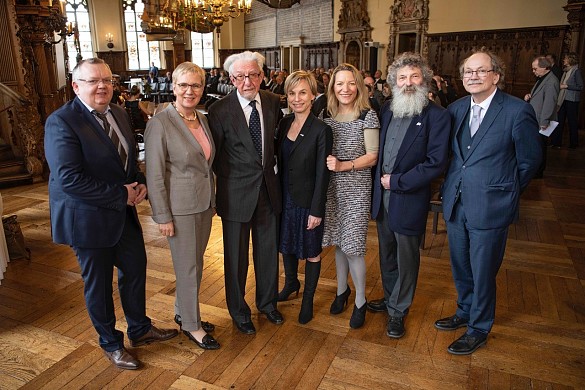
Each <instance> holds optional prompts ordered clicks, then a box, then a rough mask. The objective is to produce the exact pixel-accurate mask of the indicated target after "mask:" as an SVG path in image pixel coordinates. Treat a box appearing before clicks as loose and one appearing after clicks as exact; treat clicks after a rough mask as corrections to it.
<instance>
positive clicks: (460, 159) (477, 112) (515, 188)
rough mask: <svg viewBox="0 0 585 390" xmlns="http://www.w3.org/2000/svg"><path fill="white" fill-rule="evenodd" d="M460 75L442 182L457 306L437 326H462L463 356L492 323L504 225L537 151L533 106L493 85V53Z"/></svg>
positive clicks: (469, 62) (498, 74) (455, 347)
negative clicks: (464, 329) (460, 91)
mask: <svg viewBox="0 0 585 390" xmlns="http://www.w3.org/2000/svg"><path fill="white" fill-rule="evenodd" d="M460 73H461V76H462V79H463V86H464V87H465V89H466V90H467V92H469V93H470V94H471V96H467V97H464V98H461V99H459V100H457V101H456V102H454V103H452V104H451V105H450V106H449V109H448V110H449V113H450V114H451V119H452V123H453V128H452V135H451V139H452V150H453V153H452V159H451V163H450V167H449V169H448V171H447V175H446V178H445V183H444V185H443V215H444V218H445V221H446V223H447V233H448V237H449V250H450V254H451V269H452V271H453V279H454V281H455V288H456V289H457V295H458V297H457V311H456V312H455V315H453V316H451V317H447V318H442V319H440V320H438V321H436V322H435V327H436V328H438V329H440V330H455V329H457V328H460V327H467V332H465V333H464V334H463V336H461V337H460V338H459V339H457V340H456V341H454V342H453V343H452V344H451V345H450V346H449V347H448V351H449V353H452V354H455V355H467V354H470V353H473V352H474V351H475V350H477V349H478V348H479V347H481V346H483V345H485V343H486V341H487V336H488V333H489V332H490V330H491V328H492V325H493V323H494V318H495V312H496V275H497V273H498V270H499V269H500V265H501V264H502V259H503V257H504V251H505V248H506V239H507V237H508V227H509V225H510V224H511V223H513V222H514V221H515V220H516V219H517V217H518V204H519V202H520V194H521V193H522V191H523V190H524V189H525V188H526V186H527V185H528V183H529V181H530V179H531V178H532V177H533V176H534V174H535V173H536V171H537V170H538V166H539V164H540V160H541V150H540V139H539V134H538V129H539V127H538V122H537V121H536V117H535V114H534V109H533V108H532V106H530V104H528V103H526V102H524V101H522V100H520V99H517V98H515V97H513V96H510V95H507V94H505V93H504V92H502V91H500V90H499V89H498V85H503V82H504V65H503V63H502V61H501V60H500V59H499V58H498V57H496V56H495V55H493V54H492V53H490V52H487V51H479V52H476V53H474V54H472V55H471V56H470V57H468V58H467V59H466V60H465V61H464V62H463V64H462V66H461V67H460Z"/></svg>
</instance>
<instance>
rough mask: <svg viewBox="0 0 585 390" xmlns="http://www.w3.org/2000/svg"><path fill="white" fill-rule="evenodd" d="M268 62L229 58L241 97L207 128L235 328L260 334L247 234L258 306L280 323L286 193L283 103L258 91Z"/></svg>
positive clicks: (231, 99) (227, 103)
mask: <svg viewBox="0 0 585 390" xmlns="http://www.w3.org/2000/svg"><path fill="white" fill-rule="evenodd" d="M263 65H264V57H263V56H262V55H260V54H259V53H256V52H254V53H252V52H250V51H245V52H243V53H238V54H233V55H231V56H229V57H228V58H227V59H226V61H225V63H224V69H225V70H227V71H228V72H229V74H230V78H231V80H232V83H233V84H234V85H235V86H236V89H237V90H236V91H234V92H232V93H231V94H229V95H227V96H226V97H224V98H223V99H221V100H219V101H217V102H216V103H214V104H212V105H211V106H210V107H209V126H210V128H211V133H212V135H213V140H214V141H215V146H216V148H217V154H216V158H215V160H214V163H213V170H214V172H215V174H216V176H217V200H216V204H217V213H218V215H219V216H220V217H221V220H222V226H223V248H224V268H225V292H226V303H227V307H228V310H229V313H230V315H231V317H232V319H233V320H234V323H235V325H236V327H237V328H238V330H239V331H240V332H242V333H245V334H253V333H255V332H256V329H255V327H254V324H253V323H252V320H251V317H250V315H251V311H250V307H249V306H248V304H247V303H246V300H245V299H244V295H245V293H246V278H247V274H248V250H249V242H250V232H252V247H253V260H254V270H255V275H256V307H257V308H258V310H259V311H260V312H261V313H263V314H264V315H265V316H266V318H267V319H268V320H269V321H270V322H272V323H274V324H281V323H282V322H283V321H284V320H283V317H282V315H281V314H280V312H279V311H278V310H277V309H276V302H277V297H278V249H277V244H278V216H279V214H280V211H281V202H282V201H281V192H280V184H279V181H278V178H277V168H276V158H275V152H274V135H275V130H276V126H277V124H278V121H279V119H280V117H281V116H282V112H281V111H280V98H279V97H278V96H277V95H275V94H273V93H271V92H268V91H264V90H260V84H261V83H262V80H263V77H264V74H263V72H262V66H263Z"/></svg>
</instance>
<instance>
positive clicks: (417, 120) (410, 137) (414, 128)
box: [394, 103, 432, 167]
mask: <svg viewBox="0 0 585 390" xmlns="http://www.w3.org/2000/svg"><path fill="white" fill-rule="evenodd" d="M429 104H432V103H429ZM428 112H429V106H428V105H427V106H426V107H425V108H424V109H423V111H422V112H421V113H420V115H416V116H414V117H412V120H411V121H410V125H409V126H408V130H406V134H405V135H404V139H403V140H402V144H401V145H400V149H398V154H397V155H396V161H395V162H394V167H396V166H398V163H399V162H400V160H402V158H403V157H404V156H405V155H406V152H408V150H409V149H410V147H411V146H412V143H413V142H414V140H415V139H416V137H418V135H419V134H420V133H421V131H423V129H424V127H425V125H424V121H423V118H424V117H425V115H427V113H428Z"/></svg>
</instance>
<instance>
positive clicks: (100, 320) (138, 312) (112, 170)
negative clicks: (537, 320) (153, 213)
mask: <svg viewBox="0 0 585 390" xmlns="http://www.w3.org/2000/svg"><path fill="white" fill-rule="evenodd" d="M113 83H114V80H113V79H112V72H111V71H110V68H109V66H108V65H107V64H106V63H105V62H104V61H103V60H101V59H99V58H89V59H86V60H82V61H80V62H79V63H78V64H77V66H76V67H75V69H73V91H74V92H75V94H76V95H77V97H76V98H75V99H73V100H72V101H70V102H68V103H67V104H65V105H64V106H63V107H61V108H59V109H58V110H57V111H55V112H53V113H52V114H51V115H50V116H49V117H48V118H47V122H46V123H45V154H46V157H47V163H48V164H49V168H50V170H51V176H50V177H49V205H50V208H51V228H52V234H53V241H54V242H56V243H58V244H67V245H70V246H71V248H72V249H73V250H74V251H75V254H76V255H77V260H78V262H79V266H80V268H81V276H82V278H83V283H84V296H85V304H86V306H87V311H88V313H89V317H90V319H91V322H92V323H93V326H94V327H95V329H96V331H97V333H98V335H99V344H100V347H102V349H103V350H104V353H105V355H106V357H107V358H108V359H109V360H110V361H111V362H112V363H113V364H114V365H115V366H116V367H118V368H121V369H126V370H135V369H137V368H138V367H139V366H140V362H139V361H138V360H137V359H136V358H135V357H134V356H132V355H131V354H130V353H129V352H128V351H127V350H126V349H125V348H124V334H123V333H122V332H120V331H119V330H117V329H116V315H115V311H114V309H115V308H114V300H113V298H112V293H113V291H112V290H113V288H112V278H113V271H114V267H116V268H117V269H118V290H119V291H120V302H121V304H122V309H123V310H124V316H125V317H126V322H127V323H128V331H127V333H128V338H129V339H130V345H131V346H132V347H138V346H141V345H145V344H149V343H151V342H154V341H164V340H168V339H170V338H172V337H175V336H176V335H177V334H178V332H177V330H176V329H158V328H156V327H154V326H153V325H152V323H151V321H150V318H148V317H147V316H146V289H145V286H146V250H145V248H144V239H143V237H142V228H141V226H140V221H139V220H138V214H137V213H136V205H137V204H139V203H141V202H142V201H143V200H144V198H145V197H146V194H147V190H146V184H145V183H146V180H145V178H144V175H143V174H142V172H140V169H139V168H138V164H137V161H136V147H135V141H134V134H133V133H132V128H131V126H130V118H129V117H128V114H127V113H126V111H125V110H124V109H123V108H122V107H120V106H118V105H116V104H110V99H111V98H112V93H113Z"/></svg>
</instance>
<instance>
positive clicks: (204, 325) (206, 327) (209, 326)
mask: <svg viewBox="0 0 585 390" xmlns="http://www.w3.org/2000/svg"><path fill="white" fill-rule="evenodd" d="M175 323H176V324H177V325H179V326H181V327H182V326H183V321H182V320H181V316H180V315H178V314H175ZM201 327H202V328H203V330H204V331H205V332H206V333H211V332H213V331H214V330H215V325H213V324H212V323H211V322H207V321H201ZM181 330H183V329H181Z"/></svg>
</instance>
